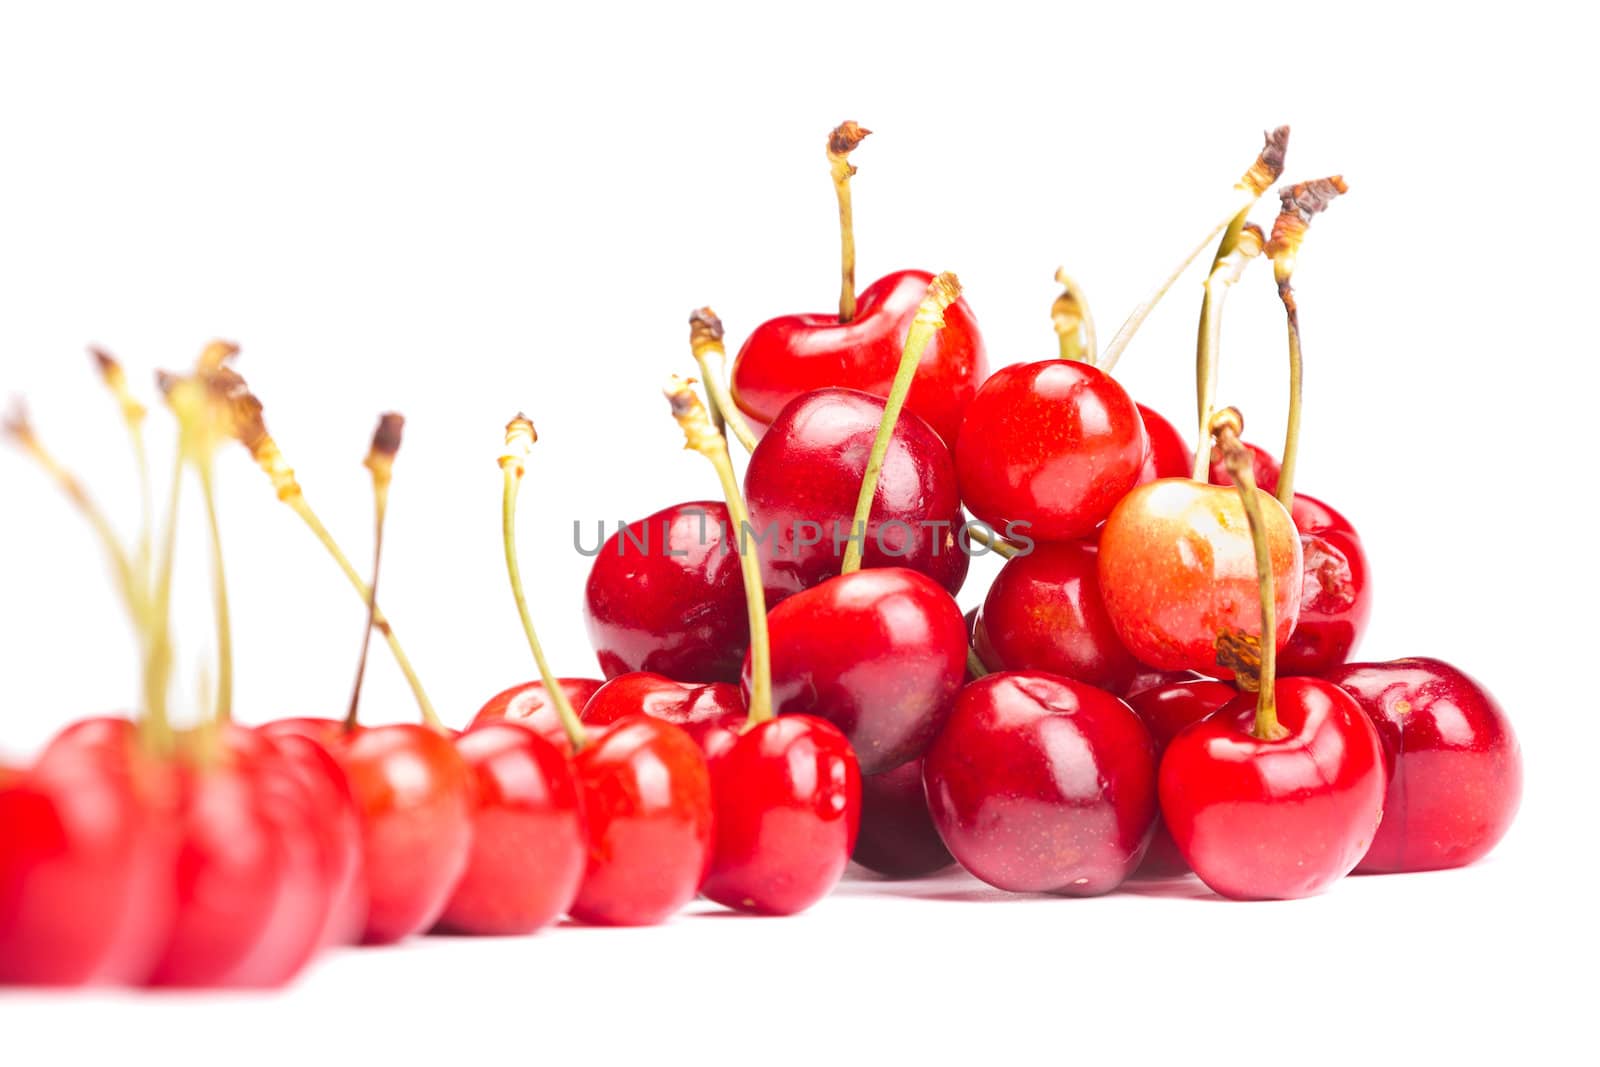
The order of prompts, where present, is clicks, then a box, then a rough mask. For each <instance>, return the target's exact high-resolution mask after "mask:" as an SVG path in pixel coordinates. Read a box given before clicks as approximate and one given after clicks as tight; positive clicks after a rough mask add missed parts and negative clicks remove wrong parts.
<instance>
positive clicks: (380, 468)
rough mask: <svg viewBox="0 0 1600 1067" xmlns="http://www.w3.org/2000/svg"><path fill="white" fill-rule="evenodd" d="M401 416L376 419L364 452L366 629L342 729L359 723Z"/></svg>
mask: <svg viewBox="0 0 1600 1067" xmlns="http://www.w3.org/2000/svg"><path fill="white" fill-rule="evenodd" d="M405 426H406V420H405V417H404V416H401V415H397V414H395V413H393V412H388V413H386V414H384V415H381V416H379V418H378V428H377V430H376V431H374V432H373V435H372V447H371V448H369V449H368V450H367V458H366V461H365V466H366V468H367V470H369V471H370V472H372V580H371V581H370V582H369V583H368V584H367V625H366V627H365V628H364V629H363V630H362V631H361V657H360V658H359V659H358V660H356V680H355V684H354V685H353V686H351V689H350V707H349V709H348V710H347V711H346V712H345V716H344V728H345V729H346V730H354V729H355V728H356V725H357V723H358V722H359V715H360V709H361V688H362V683H363V682H364V681H365V680H366V676H367V654H368V653H369V652H370V651H371V650H372V624H373V619H374V616H375V615H376V614H377V604H378V575H379V573H380V572H381V571H382V569H383V530H384V525H385V520H386V519H387V518H388V515H389V482H390V481H391V480H392V477H393V474H394V457H395V455H396V454H397V453H399V451H400V439H401V436H402V435H403V433H404V431H405Z"/></svg>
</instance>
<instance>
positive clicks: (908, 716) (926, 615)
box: [743, 567, 967, 774]
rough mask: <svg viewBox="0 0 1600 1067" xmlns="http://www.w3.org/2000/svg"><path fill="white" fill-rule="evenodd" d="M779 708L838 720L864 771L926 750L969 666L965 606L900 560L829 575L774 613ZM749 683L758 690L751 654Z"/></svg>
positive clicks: (770, 623)
mask: <svg viewBox="0 0 1600 1067" xmlns="http://www.w3.org/2000/svg"><path fill="white" fill-rule="evenodd" d="M767 633H768V635H769V636H770V639H771V643H772V699H773V707H774V708H775V709H776V710H777V712H778V714H780V715H795V714H803V715H815V716H817V717H818V718H822V719H827V720H828V721H829V722H831V723H833V724H834V725H835V726H837V727H838V728H839V729H840V731H841V732H843V734H844V736H845V737H846V738H847V739H848V740H849V742H850V745H851V747H852V748H854V749H855V752H856V758H857V759H858V760H859V761H860V765H861V772H862V773H863V774H878V773H880V772H882V771H887V770H890V769H892V768H894V767H898V766H899V765H900V764H902V763H905V762H907V761H908V760H913V759H916V758H917V757H918V756H920V755H922V753H923V752H925V751H926V750H927V748H928V746H929V745H931V744H932V743H933V739H934V738H935V737H937V736H938V734H939V730H940V728H941V727H942V726H943V725H944V721H945V719H946V718H947V717H948V716H949V714H950V710H951V708H953V707H954V706H955V699H956V694H957V693H958V692H960V690H961V685H962V683H963V681H965V679H966V675H967V640H966V636H967V629H966V624H965V622H964V621H963V619H962V617H961V609H960V608H959V607H957V606H956V602H955V601H954V600H952V599H951V598H950V594H949V593H947V592H945V591H944V590H943V589H941V588H940V587H939V586H938V585H936V584H935V583H934V582H933V581H932V580H931V579H929V578H927V577H926V576H924V575H921V574H918V573H917V572H916V571H909V570H905V569H903V568H899V567H884V568H880V569H877V570H860V571H856V572H855V573H853V574H845V575H841V576H839V577H837V578H830V579H829V580H828V581H826V582H823V583H822V584H821V585H819V586H816V587H814V588H811V589H808V590H806V591H805V592H803V593H799V594H797V595H795V596H792V597H790V598H789V599H788V600H785V601H783V602H782V603H781V604H779V605H778V606H777V607H775V608H773V609H772V611H771V613H770V614H769V615H768V616H767ZM743 685H744V690H745V692H746V693H747V694H748V693H749V690H750V661H749V659H748V658H746V660H745V668H744V681H743Z"/></svg>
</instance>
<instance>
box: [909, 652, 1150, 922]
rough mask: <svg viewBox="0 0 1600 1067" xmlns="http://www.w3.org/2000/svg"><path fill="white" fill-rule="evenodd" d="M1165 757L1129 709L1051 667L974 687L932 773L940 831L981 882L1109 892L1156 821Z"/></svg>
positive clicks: (939, 745)
mask: <svg viewBox="0 0 1600 1067" xmlns="http://www.w3.org/2000/svg"><path fill="white" fill-rule="evenodd" d="M1155 774H1156V766H1155V756H1154V753H1153V751H1152V748H1151V743H1150V736H1149V733H1148V732H1147V731H1146V730H1145V728H1144V726H1143V725H1142V724H1141V723H1140V722H1139V718H1138V716H1136V715H1135V714H1134V713H1133V712H1132V711H1131V710H1130V709H1129V708H1128V706H1127V705H1126V704H1124V703H1122V701H1120V700H1118V699H1116V698H1115V697H1113V696H1111V695H1110V694H1108V693H1105V692H1103V691H1101V690H1099V689H1095V688H1093V687H1092V686H1087V685H1084V684H1082V683H1081V682H1074V681H1072V680H1071V679H1068V678H1062V677H1060V676H1059V675H1053V674H1047V673H1045V672H1043V671H1004V672H1001V673H999V674H991V675H988V676H987V677H984V678H980V679H979V680H977V681H976V682H973V683H972V684H971V685H969V686H967V687H966V689H964V690H963V691H962V693H961V698H960V699H959V700H958V701H957V702H956V709H955V712H954V713H953V714H952V715H951V716H950V721H949V723H948V724H947V725H946V727H945V729H944V732H943V733H941V734H940V735H939V740H938V741H937V742H935V744H934V746H933V748H932V749H931V750H930V751H929V752H928V756H927V760H926V761H925V763H924V765H923V775H924V779H925V781H926V786H927V791H928V807H929V810H930V811H931V812H932V815H933V822H934V825H935V826H937V827H938V829H939V835H940V837H942V838H943V839H944V843H945V845H946V846H948V847H949V849H950V851H951V853H952V854H954V856H955V858H956V860H957V861H959V862H960V864H961V865H962V866H963V867H965V868H966V869H967V870H968V871H970V872H972V873H973V874H974V875H976V876H977V877H979V878H981V879H983V880H984V881H985V882H988V883H989V884H990V885H993V886H996V887H998V888H1000V889H1008V890H1012V891H1014V892H1050V893H1064V894H1068V895H1072V896H1090V895H1095V894H1100V893H1108V892H1110V891H1111V890H1113V889H1115V888H1116V887H1117V886H1118V885H1120V884H1121V883H1122V881H1123V879H1125V878H1126V877H1127V876H1128V875H1129V874H1130V873H1132V872H1133V870H1134V868H1135V867H1137V866H1138V865H1139V860H1140V858H1141V857H1142V856H1143V855H1144V850H1145V847H1146V845H1147V844H1148V842H1149V840H1150V828H1151V826H1152V824H1153V823H1154V821H1155V816H1156V800H1155Z"/></svg>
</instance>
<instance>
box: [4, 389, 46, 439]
mask: <svg viewBox="0 0 1600 1067" xmlns="http://www.w3.org/2000/svg"><path fill="white" fill-rule="evenodd" d="M0 434H3V435H4V436H5V437H7V438H9V439H10V440H11V442H12V443H13V444H15V445H16V446H17V447H18V448H21V449H22V450H24V451H26V452H32V451H34V450H35V449H37V448H38V447H39V435H38V433H37V432H36V431H35V430H34V428H33V419H32V418H31V417H30V416H29V415H28V405H27V403H26V402H24V401H23V399H22V398H21V397H20V396H14V397H12V398H11V404H10V406H9V407H7V408H6V413H5V414H4V415H0Z"/></svg>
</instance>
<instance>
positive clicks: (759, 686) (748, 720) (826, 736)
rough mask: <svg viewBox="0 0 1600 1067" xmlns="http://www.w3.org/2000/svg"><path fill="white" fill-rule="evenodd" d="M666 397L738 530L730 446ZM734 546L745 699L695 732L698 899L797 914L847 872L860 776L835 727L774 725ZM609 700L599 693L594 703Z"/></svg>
mask: <svg viewBox="0 0 1600 1067" xmlns="http://www.w3.org/2000/svg"><path fill="white" fill-rule="evenodd" d="M667 397H668V399H669V400H670V401H671V404H672V412H673V416H674V417H675V418H676V419H677V421H678V424H679V426H680V427H681V428H682V429H683V432H684V438H685V442H686V446H687V447H688V448H689V449H690V450H692V451H696V452H699V453H700V454H701V455H703V456H705V457H706V459H708V460H709V461H710V462H711V465H712V467H713V468H714V469H715V470H716V472H717V476H718V479H719V480H720V481H721V482H722V491H723V495H724V497H725V499H726V501H727V505H728V512H729V514H730V516H731V517H732V519H733V521H734V523H735V524H736V525H737V527H738V528H739V529H741V530H742V529H744V528H745V527H746V526H747V525H749V516H748V515H747V513H746V510H745V505H744V502H743V500H742V499H741V498H740V495H739V482H738V479H737V478H736V477H735V475H734V472H733V465H732V463H731V462H730V461H729V458H728V452H727V447H726V443H725V442H724V441H723V440H722V438H721V435H720V434H719V433H718V432H717V431H716V430H715V428H714V427H713V426H712V424H711V422H710V421H709V420H708V418H707V416H706V413H705V410H704V408H703V407H702V406H701V405H700V401H699V399H698V398H697V397H696V396H695V394H694V392H693V390H692V389H690V388H689V387H688V385H687V383H684V382H681V381H679V380H677V379H674V381H673V384H672V386H671V387H670V388H669V389H668V391H667ZM881 455H882V453H881V452H877V453H875V454H874V458H881ZM869 465H870V464H869ZM863 495H865V494H863ZM737 544H738V548H739V564H740V569H741V572H742V575H743V579H744V593H745V604H746V611H747V614H748V620H749V636H750V642H749V644H750V653H749V668H748V670H749V702H748V711H747V712H746V713H745V714H744V715H742V716H739V715H738V713H737V711H732V712H731V714H730V710H728V709H724V710H719V711H717V712H713V713H712V714H711V715H710V716H705V714H704V713H702V717H701V718H700V719H699V720H698V721H696V722H694V723H693V727H692V728H696V729H697V730H698V732H699V736H698V740H699V741H700V744H701V747H702V748H703V749H704V750H705V753H706V756H707V758H708V760H709V765H710V770H711V781H712V788H713V795H714V797H715V799H716V848H715V850H714V852H713V854H712V862H711V867H710V869H709V870H708V871H707V872H706V878H705V882H704V885H703V886H702V890H703V892H704V893H705V895H706V896H707V897H709V898H710V899H712V900H714V901H717V902H718V903H720V904H725V905H727V906H728V907H731V908H737V909H739V910H741V911H751V912H757V913H761V914H766V915H792V914H795V913H796V912H800V911H804V910H805V909H806V908H809V907H810V906H811V905H812V904H814V903H816V902H817V901H818V900H820V899H821V898H822V897H823V896H825V895H827V893H828V892H829V891H830V890H832V889H833V887H834V886H835V885H837V884H838V881H839V878H840V877H841V876H842V875H843V874H844V869H845V867H846V865H848V863H849V861H850V852H851V850H852V849H853V848H854V847H855V841H856V832H857V828H858V826H859V823H860V817H861V772H860V769H859V767H858V765H857V762H856V756H855V752H854V751H853V750H852V749H851V747H850V743H849V742H848V741H846V740H845V737H844V735H843V734H842V733H840V732H839V730H838V729H837V728H836V727H835V726H833V725H832V724H831V723H828V722H825V721H823V720H821V719H817V718H813V717H811V716H807V715H787V716H784V717H783V718H781V719H776V718H774V712H773V702H772V679H771V671H772V663H771V646H770V644H769V635H768V630H767V608H766V596H765V592H764V590H763V588H762V581H761V569H760V565H759V563H758V561H757V559H756V555H755V552H754V551H753V550H752V549H751V548H750V546H749V545H748V544H746V543H745V539H744V538H743V537H740V538H739V540H738V542H737ZM858 573H859V572H858ZM708 688H711V689H720V687H708ZM605 696H606V694H605V692H604V691H602V692H601V693H599V694H596V698H595V700H594V701H592V702H591V706H593V705H594V704H597V703H600V702H601V700H602V698H603V697H605ZM715 702H716V701H715V700H714V699H713V700H706V701H703V702H702V706H705V705H712V704H714V703H715ZM682 703H684V702H682V701H680V706H681V704H682ZM705 711H707V712H710V711H711V708H710V707H706V708H705ZM741 720H742V721H741Z"/></svg>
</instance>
